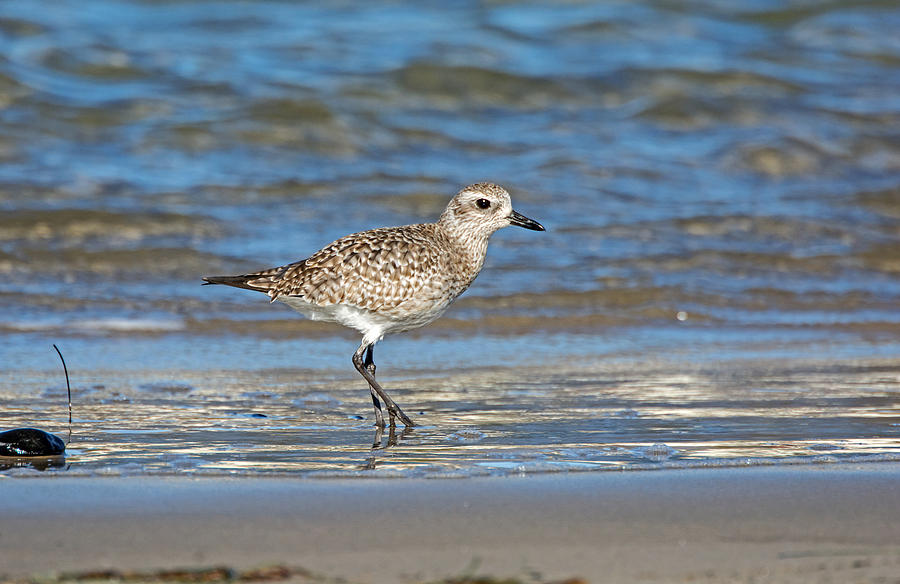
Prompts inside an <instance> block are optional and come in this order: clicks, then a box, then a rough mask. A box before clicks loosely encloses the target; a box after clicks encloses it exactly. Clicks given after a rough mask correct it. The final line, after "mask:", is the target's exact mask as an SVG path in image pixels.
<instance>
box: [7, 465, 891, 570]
mask: <svg viewBox="0 0 900 584" xmlns="http://www.w3.org/2000/svg"><path fill="white" fill-rule="evenodd" d="M898 484H900V464H895V463H884V464H860V465H848V464H840V465H838V464H834V465H821V466H779V467H769V468H745V469H741V468H735V469H692V470H675V471H658V472H653V471H650V472H646V471H635V472H621V473H611V472H603V473H569V474H549V475H533V476H527V477H504V478H473V479H466V480H451V479H445V480H423V479H408V480H384V479H372V480H333V479H300V480H294V479H285V478H240V479H228V478H226V479H222V478H219V479H212V478H171V477H159V476H155V477H131V478H125V479H123V478H103V477H97V478H67V477H52V478H10V479H6V480H3V481H2V486H0V490H2V493H3V496H2V497H0V517H2V529H0V566H2V568H3V569H2V570H0V573H5V574H6V575H7V576H8V577H22V576H25V575H34V574H48V573H53V572H60V571H80V570H98V569H110V568H112V569H119V570H159V569H165V568H174V567H203V566H216V565H224V566H229V567H233V568H236V569H243V568H248V567H253V566H259V565H267V564H269V565H271V564H281V565H286V566H294V567H302V568H305V569H307V570H310V571H311V572H312V573H314V574H318V575H321V576H325V577H328V578H344V579H346V580H349V581H352V582H373V583H377V582H410V581H429V580H437V579H442V578H448V577H453V576H460V575H464V574H469V573H474V574H483V575H491V576H495V577H515V578H518V579H521V580H523V581H534V580H538V581H552V580H558V579H562V578H570V577H582V578H584V579H585V580H586V581H588V582H689V581H690V582H726V581H727V582H761V581H764V582H838V581H840V582H850V581H853V582H870V581H871V582H874V581H879V582H880V581H888V582H893V581H894V580H893V579H896V578H897V577H898V574H900V489H898V488H897V485H898ZM892 578H893V579H892Z"/></svg>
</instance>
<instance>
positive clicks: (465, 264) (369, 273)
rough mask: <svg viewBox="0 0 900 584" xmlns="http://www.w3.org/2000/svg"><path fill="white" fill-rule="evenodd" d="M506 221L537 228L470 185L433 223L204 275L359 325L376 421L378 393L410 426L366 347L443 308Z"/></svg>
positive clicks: (492, 189) (500, 194)
mask: <svg viewBox="0 0 900 584" xmlns="http://www.w3.org/2000/svg"><path fill="white" fill-rule="evenodd" d="M507 225H519V226H521V227H525V228H528V229H533V230H538V231H543V229H544V228H543V227H542V226H541V225H540V224H538V223H536V222H534V221H532V220H531V219H528V218H526V217H524V216H522V215H519V214H518V213H516V212H515V211H513V209H512V204H511V203H510V199H509V193H507V192H506V190H505V189H503V188H502V187H499V186H497V185H494V184H490V183H478V184H474V185H470V186H468V187H466V188H464V189H463V190H461V191H460V192H459V193H458V194H457V195H456V196H455V197H453V199H452V200H451V201H450V203H449V204H448V205H447V208H446V209H445V210H444V212H443V213H442V214H441V217H440V219H438V221H437V222H436V223H420V224H416V225H404V226H402V227H383V228H379V229H371V230H369V231H363V232H361V233H354V234H352V235H348V236H346V237H342V238H340V239H338V240H337V241H335V242H333V243H331V244H330V245H328V246H326V247H324V248H322V249H321V250H319V251H318V252H316V253H315V254H313V255H311V256H310V257H308V258H306V259H305V260H301V261H298V262H294V263H292V264H287V265H285V266H280V267H277V268H271V269H268V270H263V271H261V272H255V273H252V274H244V275H240V276H209V277H206V278H204V280H206V283H208V284H227V285H230V286H235V287H239V288H246V289H249V290H256V291H259V292H264V293H266V294H267V295H268V296H269V298H270V299H271V300H272V301H273V302H274V301H275V300H280V301H282V302H284V303H286V304H288V305H289V306H291V307H292V308H294V309H296V310H297V311H299V312H301V313H302V314H304V315H305V316H307V317H308V318H311V319H313V320H325V321H330V322H337V323H339V324H342V325H344V326H348V327H351V328H354V329H356V330H358V331H360V332H361V333H362V334H363V342H362V344H361V345H360V347H359V349H358V350H357V351H356V353H355V354H354V358H353V362H354V365H355V366H356V368H357V369H358V370H359V371H360V373H361V374H362V375H363V377H365V378H366V380H367V381H368V382H369V385H370V388H371V390H372V398H373V403H374V404H375V412H376V422H377V423H378V424H379V425H380V426H381V425H383V424H384V420H383V416H382V415H381V407H380V404H379V402H378V397H380V398H381V399H383V400H384V401H385V402H386V404H387V406H388V413H389V414H390V421H391V425H393V424H394V417H395V415H396V416H399V417H400V418H401V420H402V421H403V422H404V424H406V425H407V426H411V425H413V423H412V421H411V420H409V418H408V417H407V416H406V415H405V414H403V412H402V411H401V410H400V408H399V407H397V406H396V404H394V403H393V400H391V399H390V397H388V395H387V393H385V392H384V390H383V389H382V388H381V387H380V385H378V383H377V382H375V376H374V371H375V365H374V363H373V362H372V346H373V345H374V344H375V343H376V342H377V341H379V340H380V339H381V338H382V337H383V336H384V335H385V334H387V333H393V332H401V331H405V330H410V329H413V328H417V327H420V326H424V325H426V324H428V323H429V322H431V321H433V320H434V319H436V318H438V317H439V316H440V315H441V314H443V312H444V311H445V310H446V309H447V307H448V306H449V305H450V303H451V302H452V301H453V300H454V299H455V298H456V297H457V296H459V295H460V294H462V293H463V292H464V291H465V290H466V288H468V287H469V285H470V284H471V283H472V281H473V280H474V279H475V277H476V276H477V275H478V273H479V272H480V271H481V268H482V266H483V265H484V258H485V255H486V253H487V245H488V240H489V238H490V236H491V235H492V234H493V233H494V232H495V231H497V230H498V229H500V228H502V227H506V226H507ZM363 354H365V357H366V362H365V363H363ZM367 373H368V374H367Z"/></svg>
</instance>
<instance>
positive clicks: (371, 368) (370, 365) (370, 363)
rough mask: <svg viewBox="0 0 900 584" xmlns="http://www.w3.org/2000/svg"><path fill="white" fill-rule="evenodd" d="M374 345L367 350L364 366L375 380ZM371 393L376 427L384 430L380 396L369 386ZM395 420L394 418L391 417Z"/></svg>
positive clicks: (379, 440)
mask: <svg viewBox="0 0 900 584" xmlns="http://www.w3.org/2000/svg"><path fill="white" fill-rule="evenodd" d="M373 346H374V345H369V348H368V349H366V359H365V361H364V362H363V364H364V365H365V366H366V370H367V371H368V372H369V373H371V374H372V379H375V361H374V360H373V358H372V353H373V351H372V347H373ZM369 393H371V394H372V405H374V406H375V425H376V426H377V427H378V428H384V414H383V413H381V402H380V401H378V394H377V393H375V390H374V389H372V386H371V385H370V386H369ZM391 418H392V419H393V416H391ZM378 442H379V444H380V443H381V438H380V437H379V439H378Z"/></svg>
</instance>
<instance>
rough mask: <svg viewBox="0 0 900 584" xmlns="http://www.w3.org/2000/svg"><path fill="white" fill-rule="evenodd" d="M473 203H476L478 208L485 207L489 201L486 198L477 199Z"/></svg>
mask: <svg viewBox="0 0 900 584" xmlns="http://www.w3.org/2000/svg"><path fill="white" fill-rule="evenodd" d="M475 204H476V205H478V208H479V209H487V208H488V207H490V206H491V202H490V201H488V200H487V199H478V200H477V201H475Z"/></svg>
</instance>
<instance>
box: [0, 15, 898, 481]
mask: <svg viewBox="0 0 900 584" xmlns="http://www.w3.org/2000/svg"><path fill="white" fill-rule="evenodd" d="M211 7H214V8H215V9H211ZM898 26H900V9H898V8H897V7H896V5H895V3H892V2H879V1H873V2H849V1H847V2H833V3H828V4H820V3H808V2H799V1H798V2H789V3H784V2H779V3H767V2H763V3H760V2H750V1H747V2H727V3H691V2H688V3H680V4H672V3H668V2H604V3H580V2H575V3H570V4H565V5H559V4H557V3H552V4H551V3H540V2H535V3H520V2H503V3H492V2H487V3H459V4H454V7H453V8H446V7H444V6H443V5H441V4H434V5H429V4H420V5H416V6H406V5H399V4H393V3H375V4H367V5H365V6H351V5H349V4H338V5H329V6H327V7H322V6H314V5H304V6H297V5H295V4H293V3H281V2H254V3H249V4H248V3H229V2H217V3H214V4H210V3H206V2H188V1H178V0H176V1H172V2H166V3H151V2H140V1H136V0H135V1H125V0H123V1H117V2H112V1H98V2H93V3H91V5H90V7H89V8H86V7H85V6H84V5H83V3H74V2H58V3H54V5H53V7H52V8H47V7H46V6H44V5H43V4H42V3H37V2H34V1H23V0H10V1H7V2H4V3H2V5H0V275H2V278H0V334H2V335H3V342H2V345H0V370H2V371H0V428H9V427H15V426H22V425H41V426H42V427H46V428H47V429H56V430H58V429H59V428H60V425H59V422H60V421H61V420H62V413H60V412H61V411H62V410H61V406H62V401H61V398H60V394H59V389H60V382H61V380H62V377H61V374H60V372H59V365H58V362H57V361H56V359H55V353H53V352H52V350H50V349H49V346H50V344H51V343H54V342H55V343H57V344H58V345H59V346H60V348H61V349H62V350H63V352H64V354H65V356H66V358H67V360H68V362H69V365H70V368H71V369H72V373H73V383H74V384H75V386H76V389H77V391H76V398H75V399H76V406H77V409H76V411H77V412H79V416H80V422H78V423H76V424H75V434H74V438H73V443H72V444H71V446H70V455H69V457H68V459H67V461H68V462H69V463H70V464H71V466H70V469H69V472H75V471H77V470H78V469H82V470H84V471H85V472H99V471H100V470H101V469H104V470H103V472H131V471H127V469H132V470H135V469H139V470H140V471H141V472H207V471H209V472H213V471H215V472H219V471H223V472H233V471H237V470H241V469H243V470H244V471H247V472H275V471H279V472H281V471H290V472H293V471H297V470H304V471H313V470H315V471H322V472H333V471H337V472H355V471H353V469H356V468H357V467H361V466H365V465H366V464H368V462H367V461H368V460H369V459H370V458H371V457H372V456H373V454H372V452H371V451H370V449H369V445H370V443H371V441H372V439H373V437H372V436H371V434H372V433H373V430H372V428H371V427H370V422H371V420H370V419H365V420H357V419H355V418H354V416H359V415H364V416H369V417H370V416H371V414H370V412H369V409H370V408H369V407H368V406H367V405H366V404H367V401H366V400H367V398H366V395H365V392H364V391H363V390H362V386H361V383H360V380H359V379H357V378H356V377H355V374H354V372H353V371H352V368H351V366H350V363H349V358H350V354H351V353H352V351H353V350H354V349H355V347H356V345H357V343H358V340H357V338H356V336H355V335H354V334H353V333H347V332H344V331H340V330H336V329H335V328H332V327H331V326H328V325H322V324H319V323H312V322H309V321H305V320H303V319H301V318H300V317H299V316H297V315H295V314H293V313H292V312H291V311H290V310H289V309H287V308H286V307H283V306H271V305H269V304H268V303H267V302H266V301H265V299H264V298H262V297H260V296H256V295H254V294H252V293H249V292H246V291H241V290H232V289H220V288H213V287H206V288H200V287H199V286H198V283H199V277H200V276H201V275H204V274H216V273H237V272H241V271H244V270H249V269H253V268H258V267H268V266H271V265H277V264H282V263H286V262H289V261H293V260H296V259H300V258H302V257H304V256H306V255H308V254H310V253H311V252H313V251H315V250H316V249H318V248H319V247H321V246H322V245H324V244H326V243H328V242H329V241H331V240H333V239H334V238H336V237H339V236H341V235H344V234H346V233H350V232H353V231H359V230H362V229H366V228H369V227H374V226H380V225H390V224H402V223H410V222H418V221H427V220H431V219H433V218H434V217H436V216H437V214H438V213H439V212H440V211H441V209H442V207H443V205H444V203H445V202H446V200H447V199H448V198H449V197H450V196H451V195H452V194H453V193H454V192H455V191H456V190H457V189H458V188H459V187H460V186H462V185H464V184H467V183H470V182H474V181H477V180H485V179H487V180H494V181H497V182H500V183H502V184H504V185H506V186H508V187H509V189H510V190H511V192H512V194H513V200H514V203H515V205H516V207H517V209H518V210H519V211H521V212H522V213H524V214H526V215H528V216H531V217H534V218H535V219H537V220H539V221H541V222H542V223H544V224H545V225H546V226H547V227H548V232H546V233H534V232H527V231H524V230H518V229H514V228H511V229H507V230H504V231H501V232H499V233H498V234H497V235H496V236H495V237H494V239H493V241H492V243H491V250H490V252H489V256H488V261H487V264H486V267H485V272H484V273H483V274H482V275H481V276H480V277H479V279H478V280H477V281H476V282H475V284H474V285H473V286H472V288H471V289H470V290H469V291H468V292H467V293H466V294H465V295H464V296H463V297H462V298H461V299H460V300H459V301H458V302H457V303H456V304H455V305H454V306H453V307H452V308H451V309H450V311H448V313H447V315H446V316H445V317H444V318H443V319H441V320H439V321H437V322H436V323H434V324H432V325H430V326H429V327H427V328H426V329H422V330H420V331H416V332H413V333H409V334H406V335H403V336H398V337H388V338H387V339H386V340H385V341H384V342H383V343H382V344H379V346H378V350H377V354H376V361H377V363H378V364H379V376H381V377H382V379H384V380H385V385H386V387H387V388H389V389H392V388H397V389H396V391H397V392H398V397H397V399H398V401H400V403H401V405H404V406H405V408H406V409H407V410H408V411H424V412H426V413H425V414H421V416H422V417H423V418H424V420H423V427H422V428H417V429H416V430H415V431H414V432H413V433H411V434H408V435H406V436H403V437H402V438H401V439H399V443H398V445H397V446H394V447H391V448H387V449H383V450H380V451H376V453H380V454H378V455H377V456H375V458H376V461H375V464H376V469H375V471H376V472H399V473H401V474H404V473H407V474H408V473H418V472H421V473H426V474H427V473H438V474H440V473H461V474H463V475H467V474H472V473H478V472H491V473H493V472H501V473H505V472H519V470H517V469H525V470H554V469H578V470H581V469H584V468H605V467H608V466H627V467H629V468H632V467H636V466H640V465H645V464H649V465H657V466H665V465H667V464H672V463H673V462H672V461H673V460H674V461H681V462H682V463H686V462H687V461H696V462H697V463H703V464H707V463H708V464H717V463H718V461H726V462H727V461H733V460H737V459H742V460H751V461H754V462H755V463H765V462H766V461H785V460H789V461H795V462H800V461H803V460H807V459H808V458H809V457H821V456H832V455H834V456H855V455H864V456H876V457H878V456H893V455H894V454H895V451H896V445H897V439H898V436H897V423H900V414H898V412H897V409H896V408H897V406H896V405H895V404H896V403H897V402H898V400H897V395H898V376H897V373H896V368H895V367H896V362H897V361H896V359H897V357H898V356H900V310H898V309H900V142H898V139H897V135H898V134H897V128H898V121H900V100H898V97H897V91H896V88H897V87H898V86H900V44H898V42H897V41H896V34H895V32H894V31H896V30H897V28H898ZM770 363H775V364H777V365H773V366H772V367H774V371H775V372H774V373H772V375H771V376H768V374H767V373H765V372H766V371H768V368H769V367H770V366H769V365H768V364H770ZM648 371H649V372H650V373H648ZM579 372H582V373H579ZM697 372H704V373H702V374H700V373H697ZM760 372H762V373H760ZM463 373H464V374H465V375H462V374H463ZM651 373H652V374H651ZM698 375H699V377H697V376H698ZM685 376H686V377H685ZM679 379H684V380H686V381H683V382H679V381H677V380H679ZM623 380H624V381H623ZM95 386H102V387H100V388H95ZM182 386H183V390H182V391H175V390H174V389H173V388H177V387H182ZM686 387H687V389H686ZM147 388H150V389H147ZM160 388H163V389H160ZM165 388H169V389H165ZM184 388H188V389H184ZM685 392H688V393H690V395H691V396H692V397H691V399H690V400H689V405H685V404H686V402H685V399H686V398H685ZM773 395H774V396H775V397H774V398H773V397H772V396H773ZM263 396H269V397H263ZM310 396H312V397H310ZM317 396H318V397H317ZM760 396H767V397H766V399H765V400H763V398H762V397H760ZM316 399H320V401H321V403H318V405H310V404H316V403H317V402H316V401H315V400H316ZM309 400H312V401H309ZM760 400H763V401H764V403H762V402H761V401H760ZM632 410H633V411H634V412H637V414H636V415H635V416H633V417H632V416H631V414H630V413H628V414H627V415H626V414H623V415H622V416H618V414H616V412H626V413H627V412H631V411H632ZM873 412H875V413H874V414H873ZM251 413H260V414H265V415H266V416H268V417H266V418H255V417H250V415H251ZM116 428H118V430H115V429H116ZM385 440H387V436H385ZM654 444H665V445H667V447H668V448H669V449H670V450H673V451H674V452H669V450H666V449H664V448H662V447H659V448H655V449H654V448H653V445H654ZM832 446H834V447H835V448H834V449H833V450H830V448H831V447H832ZM648 449H649V450H648ZM648 452H649V453H650V454H648ZM655 459H659V460H655ZM417 461H419V462H417ZM63 468H65V467H63ZM117 469H118V470H117ZM122 469H126V471H123V470H122Z"/></svg>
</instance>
